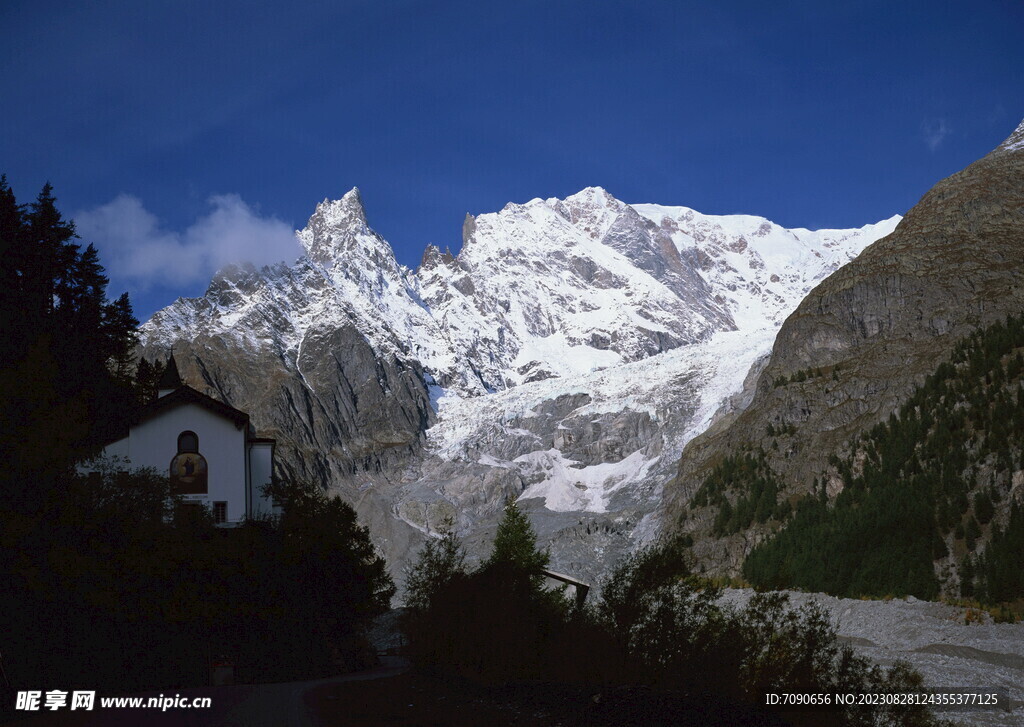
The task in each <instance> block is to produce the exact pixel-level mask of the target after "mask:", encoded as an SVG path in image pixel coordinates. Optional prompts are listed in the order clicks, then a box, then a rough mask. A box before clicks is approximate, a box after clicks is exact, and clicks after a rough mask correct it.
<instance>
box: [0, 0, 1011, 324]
mask: <svg viewBox="0 0 1024 727" xmlns="http://www.w3.org/2000/svg"><path fill="white" fill-rule="evenodd" d="M1022 38H1024V3H1021V2H1019V1H1017V0H1006V1H1005V2H999V1H988V2H986V1H984V0H974V1H973V2H943V1H942V0H928V1H927V2H892V0H885V1H879V2H875V1H873V0H871V1H862V2H858V1H857V0H849V1H848V2H844V3H833V2H828V1H823V2H819V3H810V2H784V1H778V0H777V1H775V2H769V3H765V2H732V3H729V2H721V3H688V2H644V1H643V0H632V1H629V2H601V1H600V0H588V1H587V2H557V1H554V0H546V1H544V2H528V1H519V2H513V3H500V4H499V3H491V2H466V3H463V2H444V3H425V2H411V1H410V2H386V1H384V0H377V1H374V0H371V1H369V2H319V3H301V2H298V3H261V2H255V1H253V0H248V1H247V2H210V3H207V2H155V1H149V0H147V2H141V3H140V2H138V1H137V0H133V1H131V2H127V1H125V2H121V1H120V0H110V1H106V2H104V1H102V0H97V1H96V2H89V3H81V2H50V3H38V2H35V1H28V2H19V1H17V0H14V1H12V0H7V1H6V2H4V3H2V4H0V64H2V65H0V69H2V73H0V99H2V104H0V120H2V121H0V123H2V126H0V130H2V133H0V171H2V172H5V173H6V174H7V176H8V181H9V182H10V184H11V185H12V186H13V188H14V190H15V193H16V194H17V195H18V198H19V200H20V201H25V202H27V201H30V200H31V199H32V198H33V197H34V196H35V194H36V193H37V192H38V190H39V188H40V187H41V186H42V184H43V183H44V182H45V181H46V180H50V181H51V182H52V183H53V184H54V186H55V192H56V194H57V196H58V199H59V206H60V208H61V210H62V211H64V212H65V214H66V215H69V216H75V217H76V219H79V222H80V225H79V226H80V229H82V231H83V232H85V231H88V232H89V237H88V240H89V241H92V242H95V243H96V244H97V246H98V247H99V249H100V254H101V258H102V259H103V261H104V263H105V264H106V265H107V267H108V269H109V270H110V272H111V277H112V278H113V283H112V290H111V291H110V292H111V293H112V294H116V293H118V292H120V290H123V289H124V288H128V289H129V290H130V291H131V292H132V296H133V300H134V301H135V304H136V311H137V313H138V314H140V317H145V316H148V315H149V314H150V313H151V312H152V311H153V310H154V309H155V308H157V307H159V306H162V305H165V304H167V303H169V302H170V301H171V300H173V298H174V297H176V296H177V295H179V294H180V295H195V294H198V293H200V292H201V291H202V290H203V289H204V288H205V283H206V282H207V281H208V280H209V272H210V269H211V268H212V267H215V266H216V265H218V264H220V263H221V262H223V261H224V260H226V259H229V258H230V256H231V255H233V254H235V253H236V252H237V250H238V249H241V247H242V246H244V245H245V239H248V238H247V237H246V236H247V235H250V234H251V236H252V237H253V239H258V240H259V243H258V246H257V247H258V248H259V253H258V254H257V255H256V257H257V259H259V260H261V261H262V260H263V259H264V258H267V259H270V258H273V257H274V255H275V254H277V255H278V257H282V258H283V257H286V256H287V257H289V258H292V257H294V256H295V255H296V254H297V252H298V251H297V249H294V250H293V249H291V248H289V247H288V245H289V244H290V243H288V242H287V241H285V242H283V243H282V242H281V240H282V236H283V237H284V238H287V234H286V233H287V230H288V229H289V228H296V227H302V226H303V225H304V224H305V221H306V219H307V218H308V216H309V215H310V214H311V212H312V210H313V208H314V206H315V205H316V203H317V202H318V201H320V200H322V199H323V198H324V197H332V198H337V197H339V196H341V195H342V194H343V193H344V192H346V191H347V190H348V189H349V188H351V187H353V186H358V187H359V188H360V189H361V190H362V193H363V199H364V202H365V204H366V207H367V211H368V215H369V218H370V224H371V225H372V226H373V227H374V228H375V229H377V230H378V231H379V232H381V233H382V234H383V235H384V236H385V237H386V238H387V239H388V240H390V241H391V243H392V244H393V245H394V247H395V249H396V252H397V254H398V257H399V259H400V261H402V262H404V263H406V264H407V265H410V266H415V264H416V263H417V262H418V260H419V257H420V254H421V253H422V250H423V248H424V246H425V245H426V244H427V243H429V242H433V243H437V244H440V245H442V246H444V245H446V244H447V245H451V246H452V247H453V249H454V248H457V246H458V244H459V241H460V230H461V225H462V219H463V216H464V215H465V213H466V212H471V213H473V214H479V213H482V212H490V211H495V210H498V209H500V208H501V207H502V206H504V205H505V203H506V202H509V201H517V202H523V201H526V200H528V199H530V198H532V197H550V196H557V197H563V196H565V195H568V194H572V193H573V192H576V191H578V190H579V189H581V188H582V187H585V186H589V185H600V186H603V187H605V188H607V189H608V190H609V191H610V192H611V193H612V194H614V195H615V196H617V197H619V198H620V199H623V200H625V201H627V202H659V203H663V204H682V205H686V206H690V207H693V208H695V209H698V210H700V211H702V212H707V213H734V212H743V213H749V214H758V215H763V216H765V217H768V218H770V219H772V220H774V221H776V222H778V223H780V224H783V225H785V226H790V227H793V226H802V227H811V228H816V227H853V226H857V227H859V226H861V225H864V224H866V223H869V222H875V221H877V220H879V219H882V218H886V217H889V216H890V215H892V214H895V213H903V212H905V211H906V210H907V209H908V208H909V207H911V206H912V205H913V204H914V203H915V202H916V201H917V200H918V199H919V198H920V196H921V195H922V194H923V193H924V192H925V191H927V189H928V188H929V187H930V186H931V185H932V184H934V183H935V182H936V181H938V180H939V179H940V178H942V177H944V176H947V175H948V174H950V173H952V172H955V171H957V170H958V169H961V168H962V167H964V166H966V165H967V164H968V163H970V162H971V161H973V160H975V159H977V158H978V157H980V156H982V155H983V154H985V153H986V152H988V151H989V150H990V149H991V148H993V147H994V146H996V145H997V144H998V143H999V142H1000V141H1002V139H1003V138H1005V137H1006V136H1007V135H1009V133H1010V132H1011V131H1012V130H1013V129H1014V127H1015V126H1016V125H1017V124H1018V123H1019V122H1020V121H1021V118H1022V117H1024V42H1022V40H1021V39H1022ZM229 229H236V230H239V231H240V232H236V233H235V237H236V238H238V239H234V240H231V241H229V242H224V239H225V236H226V237H228V238H229V237H231V233H230V232H228V230H229ZM239 236H241V237H239ZM146 261H151V263H152V264H147V262H146ZM175 261H180V264H176V262H175ZM115 288H116V289H115Z"/></svg>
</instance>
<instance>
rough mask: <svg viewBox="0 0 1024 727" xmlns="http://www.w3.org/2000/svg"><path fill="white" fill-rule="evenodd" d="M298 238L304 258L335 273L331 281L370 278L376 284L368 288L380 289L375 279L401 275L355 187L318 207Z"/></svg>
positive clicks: (389, 247) (378, 282)
mask: <svg viewBox="0 0 1024 727" xmlns="http://www.w3.org/2000/svg"><path fill="white" fill-rule="evenodd" d="M297 235H298V238H299V242H301V243H302V246H303V247H304V248H305V250H306V256H307V257H308V258H309V259H310V260H311V261H313V262H314V263H317V264H319V265H322V266H324V267H325V268H327V269H329V270H334V271H335V274H332V277H334V278H337V277H339V276H340V277H344V278H347V279H350V280H357V281H358V280H363V279H365V281H370V280H371V279H373V280H375V281H376V282H373V283H372V284H371V286H370V287H380V285H381V283H380V281H379V280H377V279H378V278H380V276H381V275H384V276H386V277H389V278H392V279H397V278H399V277H401V275H402V273H401V269H400V267H399V265H398V261H397V260H396V259H395V253H394V251H393V250H392V249H391V245H389V244H388V242H387V240H385V239H384V238H383V237H381V236H380V235H379V234H377V233H376V232H375V231H374V230H373V229H371V228H370V226H369V224H368V223H367V221H366V210H365V208H364V207H363V200H362V197H361V196H360V194H359V188H358V187H353V188H352V189H351V190H350V191H349V192H347V193H346V194H345V196H343V197H342V198H341V199H338V200H330V199H325V200H324V201H323V202H321V203H320V204H318V205H317V206H316V211H315V212H314V213H313V216H312V217H310V218H309V222H308V223H307V224H306V227H305V229H303V230H301V231H299V232H298V233H297ZM365 281H364V282H365ZM361 287H364V286H361Z"/></svg>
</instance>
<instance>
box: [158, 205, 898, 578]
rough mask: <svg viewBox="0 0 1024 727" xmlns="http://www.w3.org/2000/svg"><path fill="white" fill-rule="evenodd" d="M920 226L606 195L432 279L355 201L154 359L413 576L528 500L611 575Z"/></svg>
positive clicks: (321, 217) (549, 208)
mask: <svg viewBox="0 0 1024 727" xmlns="http://www.w3.org/2000/svg"><path fill="white" fill-rule="evenodd" d="M897 222H898V218H893V219H891V220H886V221H883V222H881V223H878V224H876V225H868V226H867V227H865V228H862V229H860V230H820V231H816V232H812V231H808V230H785V229H783V228H781V227H779V226H777V225H774V224H773V223H771V222H769V221H768V220H765V219H762V218H757V217H745V216H729V217H713V216H707V215H702V214H700V213H698V212H695V211H694V210H690V209H687V208H684V207H661V206H658V205H627V204H625V203H623V202H621V201H619V200H617V199H615V198H614V197H612V196H611V195H610V194H608V193H607V192H606V191H604V190H602V189H599V188H590V189H586V190H583V191H582V192H580V193H579V194H576V195H573V196H571V197H569V198H567V199H564V200H558V199H548V200H540V199H535V200H531V201H530V202H527V203H526V204H523V205H516V204H510V205H508V206H506V207H505V208H504V209H503V210H502V211H500V212H498V213H493V214H484V215H479V216H478V217H476V218H473V217H467V220H466V223H465V225H464V235H463V246H462V249H461V251H460V252H459V254H458V255H457V256H454V255H452V254H451V253H450V252H443V253H442V252H441V251H440V250H439V249H437V248H429V249H428V250H427V251H426V252H425V253H424V256H423V261H422V264H421V266H420V268H419V269H418V270H417V271H415V272H413V271H410V270H408V269H406V268H404V267H403V266H401V265H399V264H398V263H397V261H396V260H395V257H394V254H393V252H392V251H391V248H390V246H389V245H388V244H387V242H386V241H385V240H384V239H383V238H381V237H380V236H379V235H378V234H377V233H376V232H374V231H373V230H372V229H371V228H370V227H369V225H368V223H367V220H366V215H365V212H364V210H363V207H362V203H361V200H360V198H359V193H358V190H353V191H352V192H349V193H348V194H347V195H345V196H344V197H343V198H342V199H340V200H337V201H327V200H325V201H324V202H323V203H321V204H320V205H318V206H317V208H316V212H315V213H314V215H313V216H312V217H311V218H310V221H309V224H308V225H307V226H306V228H305V229H304V230H302V231H301V232H299V233H298V236H299V239H300V241H301V242H302V244H303V246H304V248H305V250H306V255H305V256H304V257H303V258H301V259H300V260H299V261H297V262H296V263H295V264H294V265H292V266H285V265H278V266H273V267H269V268H263V269H262V270H255V269H253V268H252V267H233V268H229V269H226V270H224V271H221V272H220V273H219V274H218V275H217V276H216V278H215V279H214V281H213V282H212V283H211V285H210V288H209V290H208V291H207V293H206V295H204V296H203V297H201V298H196V299H190V300H179V301H178V302H176V303H175V304H174V305H172V306H170V307H168V308H166V309H164V310H162V311H160V312H158V313H157V314H156V315H154V317H153V318H152V319H151V320H150V321H149V322H147V323H146V324H145V325H144V326H143V327H142V330H141V333H142V349H143V352H144V354H145V355H147V356H149V357H152V358H163V357H166V356H167V354H168V353H169V352H170V351H171V350H173V352H174V355H175V357H176V359H177V361H178V365H179V369H180V371H181V374H182V377H183V378H184V380H185V381H187V382H188V383H189V384H191V385H193V386H195V387H197V388H200V389H202V390H204V391H206V392H207V393H210V394H211V395H214V396H216V397H218V398H221V399H223V400H224V401H227V402H228V403H230V404H232V405H233V406H236V407H238V408H241V409H243V410H245V411H248V412H249V413H250V415H251V416H252V418H253V421H254V423H255V425H256V426H257V428H258V429H259V430H260V431H261V432H265V433H267V434H268V435H269V436H274V437H276V438H277V439H278V443H279V449H278V452H279V459H278V461H279V466H280V469H281V472H282V474H284V475H287V476H293V477H305V478H312V479H314V480H317V481H320V482H323V483H324V484H325V485H327V486H329V487H331V488H333V489H334V490H335V491H337V492H338V493H340V494H341V495H342V496H343V497H345V498H346V499H347V500H349V501H351V502H353V503H354V504H355V506H356V508H357V510H358V511H359V513H360V516H361V517H362V518H363V520H364V521H365V522H367V523H368V524H369V525H370V527H371V532H372V534H373V536H374V538H375V540H376V542H377V543H378V545H379V546H380V547H381V548H382V549H383V550H384V552H385V553H386V555H387V557H388V559H389V561H390V562H391V563H392V567H393V569H394V570H395V572H396V574H397V573H398V572H399V571H400V568H401V565H402V564H403V562H405V560H406V559H407V558H408V557H409V556H410V551H411V550H413V549H414V546H415V544H416V543H417V542H419V541H420V540H421V539H422V538H424V537H427V536H428V535H430V534H432V533H436V532H437V530H438V529H439V528H441V527H443V526H444V525H445V523H447V522H451V523H453V524H454V525H455V526H456V527H457V528H459V530H460V531H461V533H462V534H463V535H464V536H465V537H466V539H467V540H468V542H469V543H470V546H471V549H472V550H473V551H474V552H475V553H476V554H480V555H485V554H486V553H487V551H488V549H489V547H490V538H491V536H492V530H493V527H494V524H495V522H496V518H497V516H498V515H499V513H500V510H501V507H502V505H503V503H504V502H505V501H506V499H507V498H509V497H515V498H518V499H519V500H520V502H521V503H522V504H523V505H524V507H525V508H526V509H527V510H528V511H529V512H530V514H531V518H532V519H533V522H534V524H535V526H536V527H537V529H538V532H539V534H540V536H541V539H542V544H544V545H548V546H550V547H551V550H552V556H553V563H554V566H555V567H556V568H559V569H563V570H567V571H570V572H573V573H575V574H578V575H581V576H583V577H586V578H591V579H593V578H596V577H597V576H598V575H599V574H600V573H601V572H603V571H604V570H605V568H606V567H607V566H608V565H610V564H611V563H612V562H614V560H615V559H616V558H617V557H618V556H619V555H620V554H621V553H622V552H623V551H624V550H627V549H629V548H630V547H632V546H633V545H634V544H635V543H636V542H638V541H642V540H643V539H644V538H647V537H652V536H653V535H654V533H655V528H654V524H653V521H652V512H653V511H654V510H655V509H656V508H657V507H658V505H659V503H660V501H661V487H662V485H663V483H664V482H665V481H666V480H668V479H669V478H670V477H671V476H672V474H673V473H674V469H675V463H676V462H677V460H678V457H679V454H680V452H681V451H682V448H683V446H684V445H685V444H686V442H688V441H689V440H690V439H692V438H693V436H695V435H696V434H698V433H700V432H701V431H703V430H704V429H705V428H706V427H707V426H708V424H709V423H710V422H712V421H713V420H714V419H715V417H716V416H723V415H725V414H727V413H728V412H730V411H732V410H734V409H735V408H737V407H738V406H740V405H742V403H743V402H744V401H745V399H744V397H745V396H746V397H749V391H748V392H747V393H744V389H743V387H744V381H745V379H747V377H748V372H749V371H750V370H751V367H752V366H755V365H756V366H760V365H762V364H763V359H764V356H765V355H766V354H767V352H768V351H769V349H770V346H771V341H772V339H773V337H774V334H775V332H776V331H777V329H778V326H779V324H780V323H781V321H782V319H783V318H784V317H785V315H786V314H788V313H789V312H790V311H791V310H792V309H793V308H794V307H795V306H796V304H797V302H798V301H799V300H800V299H801V298H802V297H803V295H804V294H805V293H806V292H807V291H808V290H809V289H810V288H811V287H812V286H813V284H814V283H815V282H816V281H818V280H821V279H822V278H824V277H825V276H826V275H828V274H829V273H831V272H833V271H834V270H836V269H837V268H839V267H840V266H841V265H843V264H845V263H846V262H848V261H849V260H850V259H852V258H853V257H855V256H856V255H857V254H858V253H859V252H860V251H861V250H862V249H863V248H864V246H866V245H867V244H869V243H870V242H872V241H873V240H875V239H877V238H879V237H881V236H882V235H885V234H887V233H888V232H890V231H891V230H892V229H893V228H894V227H895V225H896V223H897ZM757 370H759V369H757ZM748 388H749V387H748Z"/></svg>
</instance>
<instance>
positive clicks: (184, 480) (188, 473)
mask: <svg viewBox="0 0 1024 727" xmlns="http://www.w3.org/2000/svg"><path fill="white" fill-rule="evenodd" d="M171 491H172V492H174V493H175V494H177V495H205V494H206V491H207V486H206V458H205V457H203V455H201V454H199V453H198V452H181V453H179V454H177V455H175V457H174V459H172V460H171Z"/></svg>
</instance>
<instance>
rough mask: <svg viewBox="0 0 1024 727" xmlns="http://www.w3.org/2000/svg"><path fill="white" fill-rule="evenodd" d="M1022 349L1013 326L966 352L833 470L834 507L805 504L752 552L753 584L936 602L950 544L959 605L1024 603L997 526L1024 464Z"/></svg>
mask: <svg viewBox="0 0 1024 727" xmlns="http://www.w3.org/2000/svg"><path fill="white" fill-rule="evenodd" d="M1022 349H1024V318H1019V317H1015V316H1009V317H1007V319H1006V320H1005V321H1003V322H998V323H996V324H994V325H992V326H989V327H988V328H986V329H984V330H980V331H978V332H976V333H974V334H972V335H971V336H969V337H967V338H965V339H964V340H963V341H961V342H959V343H958V344H957V345H956V346H955V347H954V350H953V353H952V356H951V357H950V360H949V361H947V362H945V363H943V364H941V365H939V366H938V367H937V368H936V370H935V372H934V373H933V374H932V375H930V376H929V377H928V378H927V379H926V380H925V381H924V383H923V384H922V385H921V386H919V387H918V388H917V389H916V390H915V392H914V393H913V394H912V395H911V397H910V398H909V400H908V401H907V402H906V403H905V404H904V405H903V406H902V407H901V408H900V410H899V412H898V413H895V414H893V415H892V416H891V417H890V418H889V419H888V421H886V422H882V423H880V424H878V425H876V426H875V427H874V428H872V429H871V430H870V431H869V432H867V433H866V434H864V435H863V436H862V437H860V438H859V439H858V440H857V441H856V442H854V443H853V446H852V452H851V454H850V456H848V457H846V458H840V457H832V458H831V466H832V467H833V469H834V471H835V474H837V475H838V477H839V478H840V479H841V480H842V481H843V483H844V485H845V486H844V489H843V491H842V492H841V493H840V494H839V495H838V497H836V499H835V501H834V502H833V503H831V504H828V503H826V502H825V501H824V500H823V499H821V498H816V497H807V498H804V499H803V500H802V501H801V502H800V503H799V504H798V506H797V508H796V511H795V514H794V515H793V517H792V518H791V520H790V522H789V523H788V524H787V526H786V527H785V529H784V530H782V531H781V532H780V533H779V534H778V535H777V536H776V537H775V538H774V539H772V540H770V541H767V542H765V543H762V544H761V545H760V546H758V547H757V548H755V549H754V551H753V552H751V554H750V555H749V556H748V558H747V560H746V562H745V563H744V567H743V573H744V577H745V578H747V579H748V580H749V581H751V582H752V583H755V584H757V585H759V586H762V587H800V588H805V589H808V590H816V591H824V592H827V593H832V594H834V595H840V596H858V595H872V596H883V595H886V594H891V595H897V596H903V595H914V596H917V597H919V598H935V597H936V596H937V595H938V593H939V590H940V586H941V585H942V584H940V582H939V579H938V577H937V575H936V568H935V567H934V564H933V563H934V561H935V560H936V559H939V558H945V557H948V555H949V552H950V549H949V547H948V546H947V541H949V540H951V541H952V542H953V543H954V545H955V546H956V548H958V549H960V552H963V551H966V552H967V554H968V557H966V558H960V560H959V567H960V571H961V572H960V582H961V592H962V595H965V596H968V595H976V596H978V597H981V598H982V599H983V600H984V599H989V600H992V599H997V600H1012V599H1014V598H1020V597H1022V596H1024V588H1021V584H1020V582H1019V579H1018V578H1016V577H1015V576H1013V575H1012V574H1011V573H1010V572H1011V571H1012V570H1014V569H1015V568H1016V570H1019V563H1020V562H1022V561H1024V548H1021V549H1018V550H1016V551H1014V550H1013V547H1015V546H1014V545H1013V543H1014V542H1015V541H1014V540H1013V538H1012V537H1010V538H1007V535H1006V533H1010V532H1011V531H1013V525H1012V523H1010V524H1009V525H1008V526H1007V529H1006V531H1005V533H1004V532H1003V531H1002V530H1000V529H999V527H998V526H997V525H995V524H993V523H994V522H995V521H994V518H995V515H996V508H995V505H994V503H995V502H999V501H1001V500H1002V499H1003V498H1004V497H1005V496H1006V494H1007V493H1008V492H1009V488H1010V484H1011V479H1012V477H1011V476H1012V474H1013V472H1014V471H1015V470H1017V469H1019V468H1020V466H1021V461H1022V446H1021V443H1022V442H1024V406H1022V404H1024V381H1022V373H1024V357H1022ZM855 462H857V464H856V466H855ZM1011 520H1012V517H1011ZM997 542H998V543H999V545H998V547H996V543H997ZM986 543H988V547H984V546H985V544H986ZM965 566H966V567H965Z"/></svg>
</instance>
